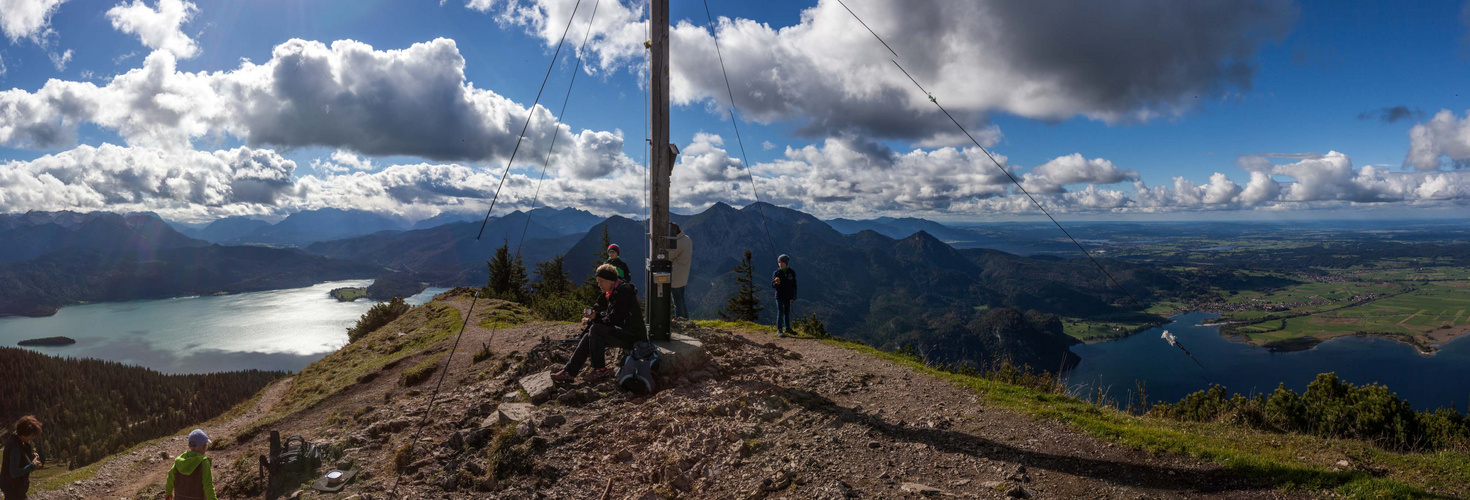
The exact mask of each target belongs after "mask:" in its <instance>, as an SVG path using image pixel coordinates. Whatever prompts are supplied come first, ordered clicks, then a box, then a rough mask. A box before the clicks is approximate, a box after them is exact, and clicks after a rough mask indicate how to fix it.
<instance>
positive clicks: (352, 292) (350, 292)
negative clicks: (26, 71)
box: [327, 287, 367, 302]
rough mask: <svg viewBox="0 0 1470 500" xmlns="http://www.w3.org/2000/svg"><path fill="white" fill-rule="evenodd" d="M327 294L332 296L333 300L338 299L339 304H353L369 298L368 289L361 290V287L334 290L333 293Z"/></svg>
mask: <svg viewBox="0 0 1470 500" xmlns="http://www.w3.org/2000/svg"><path fill="white" fill-rule="evenodd" d="M327 293H328V294H330V295H331V296H332V298H334V299H337V302H352V301H354V300H357V299H360V298H363V297H366V296H367V288H361V287H356V288H355V287H342V288H333V289H332V291H330V292H327Z"/></svg>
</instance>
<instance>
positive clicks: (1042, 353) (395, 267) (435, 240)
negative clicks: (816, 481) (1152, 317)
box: [0, 203, 1185, 369]
mask: <svg viewBox="0 0 1470 500" xmlns="http://www.w3.org/2000/svg"><path fill="white" fill-rule="evenodd" d="M762 211H763V212H764V217H765V220H762ZM453 218H454V216H446V217H443V218H440V219H439V220H441V221H449V220H453ZM673 220H675V221H676V222H679V223H680V225H681V226H682V227H683V228H684V230H685V231H686V232H688V233H689V235H690V236H691V238H692V239H693V243H694V263H693V271H692V275H691V277H690V283H689V286H688V289H687V293H688V300H689V305H690V308H691V310H692V313H693V316H695V317H696V318H711V317H717V313H718V310H719V309H720V308H721V307H722V306H724V305H725V302H726V300H727V299H728V298H729V297H730V296H731V295H733V293H734V287H735V280H734V275H733V271H732V270H733V268H734V267H735V266H736V265H737V264H738V263H739V261H740V258H741V255H742V254H743V253H744V251H745V250H747V249H748V250H750V251H752V253H753V255H754V266H755V271H754V273H755V280H756V284H757V286H758V287H759V289H760V295H759V297H760V298H761V300H762V302H763V304H764V305H765V306H766V308H765V310H764V311H763V312H762V314H761V319H762V321H766V322H770V321H773V320H774V317H775V304H774V300H773V299H772V298H771V296H772V294H771V292H770V290H769V288H768V277H769V276H770V275H771V273H772V271H773V270H774V269H775V267H776V266H775V264H776V262H775V260H776V258H775V257H776V255H777V254H781V253H785V254H789V255H791V256H792V259H793V260H792V267H793V268H795V269H796V270H797V273H798V276H799V284H800V292H799V296H798V300H797V302H796V308H795V309H796V313H797V314H798V315H806V314H813V313H815V314H816V315H817V317H819V318H820V319H822V320H823V321H824V322H825V323H826V324H827V325H828V327H829V328H830V329H831V331H834V332H837V333H838V334H840V335H844V336H848V337H851V338H855V339H859V340H863V341H866V342H869V343H872V344H874V345H878V346H882V347H886V348H897V347H900V346H912V347H915V348H920V349H924V350H926V352H927V353H928V354H927V356H929V359H936V360H948V361H946V362H957V363H974V364H983V363H987V362H992V361H994V360H996V359H1000V358H1010V359H1013V360H1015V361H1017V362H1024V363H1029V364H1032V365H1033V366H1040V367H1046V368H1048V369H1050V368H1052V367H1055V366H1061V365H1067V364H1069V363H1071V362H1074V361H1075V358H1074V357H1072V355H1071V354H1070V353H1069V352H1068V351H1067V346H1068V345H1070V344H1072V343H1075V341H1074V340H1073V339H1071V338H1070V337H1067V336H1066V335H1064V334H1063V333H1062V332H1061V329H1060V326H1059V325H1060V324H1061V323H1060V321H1056V318H1055V317H1053V316H1050V315H1053V314H1055V315H1065V316H1067V317H1072V318H1098V319H1101V318H1120V317H1131V318H1133V319H1137V318H1138V317H1140V316H1147V315H1146V314H1144V313H1142V312H1140V311H1141V310H1142V309H1143V307H1144V306H1143V305H1142V304H1132V303H1131V302H1129V300H1128V299H1127V297H1126V296H1125V295H1124V294H1122V293H1121V292H1119V291H1118V290H1117V289H1116V288H1114V287H1112V286H1110V283H1108V282H1107V281H1106V278H1105V277H1104V276H1103V275H1102V274H1101V273H1099V272H1098V271H1097V269H1095V268H1094V267H1093V266H1092V264H1091V263H1090V262H1088V261H1086V260H1085V259H1078V258H1061V257H1023V256H1019V255H1015V254H1011V253H1006V252H1001V251H997V250H991V249H978V248H966V249H957V248H956V247H955V246H954V245H952V244H951V243H954V244H955V245H958V244H960V243H959V242H961V241H964V242H968V243H967V244H972V243H973V242H974V241H976V240H977V239H984V238H987V237H990V238H992V239H994V238H995V237H994V236H993V235H991V236H987V235H986V234H984V233H982V232H977V231H974V230H971V229H966V228H952V227H948V226H944V225H941V224H937V223H934V222H931V221H926V220H922V219H913V218H904V219H893V218H884V219H874V220H868V221H853V220H842V219H839V220H836V221H830V222H824V221H822V220H819V219H817V218H815V217H813V216H811V215H808V214H805V213H802V212H799V211H796V210H791V209H787V208H782V207H777V206H774V205H769V204H760V205H750V206H746V207H744V208H742V209H736V208H734V207H731V206H729V205H726V204H723V203H719V204H716V205H714V206H712V207H710V208H709V209H707V210H705V211H703V212H700V213H698V214H694V215H687V216H685V215H675V216H674V217H673ZM403 227H404V226H403V224H402V223H400V222H398V221H395V220H393V219H391V218H388V217H384V216H380V215H374V214H369V213H366V212H356V211H344V210H316V211H309V212H300V213H297V214H293V215H292V216H290V217H288V218H286V219H285V220H282V221H281V222H280V223H277V224H273V225H272V224H266V223H263V222H260V221H252V220H249V219H240V218H232V219H221V220H219V221H216V222H214V223H212V224H210V225H208V226H206V227H203V228H199V229H198V230H194V231H191V232H192V233H193V234H196V235H199V236H207V237H210V238H216V239H220V240H224V241H228V242H241V243H251V244H254V245H261V244H265V245H284V246H297V245H299V246H302V247H303V248H302V249H301V250H296V249H276V248H264V247H260V246H248V247H241V246H231V247H226V246H218V245H213V246H211V245H209V244H208V243H206V242H205V241H201V240H198V239H193V238H189V237H187V236H185V235H183V234H180V233H179V232H177V231H175V230H174V229H172V228H171V227H170V226H169V225H168V224H166V223H164V222H163V221H162V219H159V218H158V217H157V216H156V215H152V214H143V215H130V216H120V215H114V214H106V213H96V214H76V213H71V212H57V213H51V214H42V213H29V214H25V215H19V216H4V217H0V241H3V242H5V243H6V245H4V246H3V247H0V248H3V249H4V250H3V252H0V314H29V315H44V314H51V313H54V311H55V310H56V308H58V307H60V306H62V305H66V304H70V303H76V302H80V301H104V300H126V299H138V298H153V297H166V296H176V295H191V294H209V293H220V292H240V291H249V290H263V289H269V288H282V287H291V286H305V285H309V284H311V283H315V282H320V281H325V280H330V279H342V278H363V277H374V276H380V275H383V274H385V273H390V272H395V271H396V272H398V273H399V274H400V276H399V277H400V278H403V280H404V281H406V282H408V281H427V282H431V283H434V284H437V285H442V286H453V285H462V284H482V283H484V282H485V281H486V280H487V279H488V272H487V266H486V261H487V260H489V259H490V258H491V257H492V256H493V255H494V252H495V249H496V248H498V247H500V246H501V245H503V244H509V245H510V246H511V247H512V249H515V248H519V249H520V251H521V255H522V258H523V260H524V262H525V263H526V265H527V267H532V266H533V265H534V264H535V263H537V262H541V261H545V260H547V259H550V258H551V257H553V256H555V255H558V254H561V255H565V256H566V266H567V271H568V272H570V274H571V276H572V277H573V279H574V280H576V281H580V280H581V279H582V278H584V277H585V276H587V275H589V274H590V273H591V272H592V269H593V266H594V265H595V262H593V256H594V255H596V254H597V253H599V252H600V251H601V250H602V242H601V236H602V232H603V230H604V229H606V230H607V232H608V235H609V237H610V239H611V241H612V242H614V243H617V244H619V245H620V246H621V247H622V248H623V252H624V256H625V260H626V261H627V262H628V263H629V265H630V267H631V269H632V274H633V276H632V279H633V281H634V283H635V284H637V285H638V287H639V289H640V290H642V289H644V288H645V286H644V276H645V272H644V270H645V265H644V258H645V256H646V253H647V237H646V236H645V230H646V229H645V226H644V223H643V222H641V221H634V220H631V219H627V218H624V217H618V216H614V217H610V218H607V219H602V218H599V217H597V216H595V215H593V214H591V213H588V212H585V211H581V210H574V209H561V210H553V209H538V210H535V211H533V212H531V213H529V214H527V213H524V212H513V213H511V214H508V215H505V216H502V217H495V218H491V219H490V220H489V221H488V223H486V224H485V226H484V234H483V235H482V236H481V237H480V238H479V239H478V240H477V239H476V236H477V235H479V234H480V232H481V224H480V221H478V220H470V221H460V222H449V223H446V224H441V225H437V226H433V227H428V228H421V229H409V230H405V229H403ZM839 228H840V229H839ZM767 230H769V234H768V233H767V232H766V231H767ZM1031 231H1032V232H1033V233H1034V229H1033V230H1031ZM936 233H937V234H936ZM523 234H524V238H523V237H522V235H523ZM340 235H352V236H350V237H345V238H336V239H329V238H333V237H335V236H340ZM768 236H769V238H768ZM976 236H979V238H976ZM963 238H970V239H969V240H963ZM1000 238H1001V239H1008V238H1011V237H1010V236H1001V237H1000ZM523 239H524V241H522V240H523ZM1033 239H1034V236H1033ZM318 240H321V241H318ZM773 245H774V248H772V246H773ZM1103 263H1104V265H1106V266H1107V267H1108V268H1109V270H1110V271H1111V272H1112V273H1113V275H1114V276H1116V277H1117V278H1118V279H1119V280H1120V281H1122V282H1123V284H1124V286H1126V287H1127V288H1128V289H1130V290H1131V291H1133V293H1135V294H1137V295H1138V297H1139V298H1140V299H1141V300H1143V301H1144V302H1148V301H1149V300H1151V299H1152V298H1153V297H1154V296H1155V295H1156V294H1162V295H1173V294H1178V293H1184V291H1185V290H1184V286H1183V285H1182V284H1180V283H1179V282H1177V281H1175V280H1174V279H1173V278H1171V277H1170V276H1169V275H1166V274H1164V273H1161V272H1156V271H1153V270H1151V269H1148V268H1143V267H1139V266H1136V265H1132V264H1128V263H1124V262H1118V261H1104V262H1103ZM390 270H391V271H390ZM533 278H534V277H533Z"/></svg>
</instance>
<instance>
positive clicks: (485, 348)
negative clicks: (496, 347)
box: [470, 344, 495, 363]
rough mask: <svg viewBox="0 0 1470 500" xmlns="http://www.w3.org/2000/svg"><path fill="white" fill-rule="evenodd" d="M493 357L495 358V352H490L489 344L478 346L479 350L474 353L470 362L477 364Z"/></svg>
mask: <svg viewBox="0 0 1470 500" xmlns="http://www.w3.org/2000/svg"><path fill="white" fill-rule="evenodd" d="M493 357H495V352H493V351H491V350H490V344H480V350H479V351H476V352H475V356H474V358H473V359H471V360H470V362H471V363H479V362H481V361H484V360H487V359H490V358H493Z"/></svg>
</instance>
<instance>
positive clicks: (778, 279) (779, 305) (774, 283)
mask: <svg viewBox="0 0 1470 500" xmlns="http://www.w3.org/2000/svg"><path fill="white" fill-rule="evenodd" d="M790 264H791V257H788V256H787V255H786V254H784V253H783V254H781V256H780V257H777V258H776V267H777V269H776V272H775V273H772V274H771V288H775V289H776V333H777V334H780V336H782V337H785V336H787V335H791V334H792V331H791V301H793V300H796V270H795V269H792V268H791V265H790Z"/></svg>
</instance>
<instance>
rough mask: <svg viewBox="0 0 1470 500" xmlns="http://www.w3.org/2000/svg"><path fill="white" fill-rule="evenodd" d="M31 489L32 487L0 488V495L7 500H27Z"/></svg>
mask: <svg viewBox="0 0 1470 500" xmlns="http://www.w3.org/2000/svg"><path fill="white" fill-rule="evenodd" d="M7 465H8V464H7ZM30 489H31V487H30V485H26V486H11V487H7V488H0V495H3V496H4V498H5V500H11V499H15V500H26V494H27V493H28V490H30Z"/></svg>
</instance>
